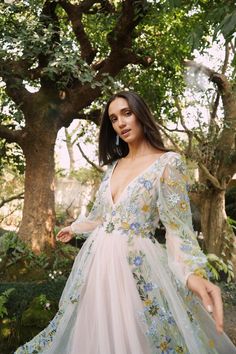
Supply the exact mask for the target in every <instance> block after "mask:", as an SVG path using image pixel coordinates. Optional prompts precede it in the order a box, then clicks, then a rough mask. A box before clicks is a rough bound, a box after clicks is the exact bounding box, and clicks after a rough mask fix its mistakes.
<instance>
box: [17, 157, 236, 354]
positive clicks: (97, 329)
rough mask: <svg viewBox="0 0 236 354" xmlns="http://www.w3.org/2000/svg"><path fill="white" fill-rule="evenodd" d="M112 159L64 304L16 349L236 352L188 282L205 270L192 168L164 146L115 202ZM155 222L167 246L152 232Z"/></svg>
mask: <svg viewBox="0 0 236 354" xmlns="http://www.w3.org/2000/svg"><path fill="white" fill-rule="evenodd" d="M115 165H116V163H115V164H113V166H110V167H109V168H108V170H107V172H106V174H105V176H104V179H103V181H102V183H101V186H100V188H99V190H98V192H97V197H96V201H95V203H94V207H93V209H92V211H91V213H90V214H89V216H88V217H87V218H79V219H78V220H76V221H75V222H74V223H73V224H72V229H73V231H74V232H75V233H78V234H79V233H87V235H88V237H87V240H86V241H85V243H84V245H83V247H82V249H81V250H80V252H79V254H78V255H77V257H76V259H75V262H74V265H73V268H72V271H71V274H70V276H69V278H68V281H67V283H66V286H65V288H64V291H63V293H62V296H61V299H60V303H59V311H58V312H57V314H56V316H55V317H54V319H53V320H52V321H51V323H50V324H49V325H48V327H47V328H46V329H44V330H43V331H42V332H41V333H39V334H38V335H37V336H36V337H35V338H33V339H32V340H31V341H30V342H28V343H26V344H25V345H23V346H22V347H20V348H18V350H17V351H16V352H15V353H16V354H23V353H24V354H30V353H34V354H36V353H43V354H46V353H48V354H157V353H191V354H205V353H225V354H231V353H236V349H235V347H234V345H233V344H232V342H231V341H230V340H229V338H228V337H227V336H226V335H225V334H223V335H218V334H217V333H216V331H215V324H214V322H213V320H212V318H211V316H210V315H209V314H208V313H207V312H206V311H205V310H204V309H203V307H202V305H200V304H199V302H198V300H197V299H196V297H194V296H193V295H192V293H191V292H189V291H188V290H187V288H186V280H187V277H188V275H189V274H191V273H193V272H198V271H201V270H202V269H204V267H205V264H206V257H205V256H204V254H203V253H202V252H201V250H200V248H199V246H198V243H197V240H196V237H195V234H194V232H193V228H192V221H191V212H190V206H189V200H188V196H187V192H186V180H187V177H186V168H185V164H184V162H183V160H182V158H181V157H180V155H178V154H177V153H174V152H167V153H164V154H163V155H162V156H161V157H160V158H158V159H157V160H156V161H155V162H154V163H152V164H151V165H150V166H149V167H148V168H147V169H145V170H144V171H143V172H142V173H141V174H139V175H138V176H137V177H136V178H135V179H133V180H132V181H131V182H130V183H129V184H128V186H127V187H126V188H125V189H124V191H123V193H122V194H121V196H120V198H119V199H118V201H117V202H116V203H114V202H113V200H112V195H111V187H110V179H111V175H112V172H113V170H114V168H115ZM159 220H161V221H162V223H163V224H164V225H165V228H166V246H165V247H164V246H163V245H161V244H160V243H159V242H157V241H156V240H155V238H154V232H155V229H156V228H157V226H158V223H159Z"/></svg>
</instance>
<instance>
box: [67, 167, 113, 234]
mask: <svg viewBox="0 0 236 354" xmlns="http://www.w3.org/2000/svg"><path fill="white" fill-rule="evenodd" d="M105 178H107V172H106V173H105V176H104V178H103V181H102V183H101V185H100V187H99V189H98V191H97V193H96V196H95V201H94V204H93V207H92V209H91V211H90V213H89V214H88V216H84V215H80V216H79V217H78V218H77V219H76V220H75V221H74V222H73V223H72V224H71V230H72V232H73V233H75V234H87V233H90V232H92V231H93V230H95V229H96V227H97V226H99V225H100V224H101V223H102V215H103V203H104V200H103V197H104V194H103V193H104V190H103V182H104V181H105Z"/></svg>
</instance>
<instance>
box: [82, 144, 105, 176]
mask: <svg viewBox="0 0 236 354" xmlns="http://www.w3.org/2000/svg"><path fill="white" fill-rule="evenodd" d="M76 145H77V146H78V148H79V151H80V153H81V155H82V156H83V158H84V159H85V160H86V161H87V162H88V163H89V164H90V165H91V166H93V167H94V168H95V169H96V170H97V171H99V172H104V170H103V168H102V167H100V166H98V165H96V164H95V163H94V162H93V161H91V160H90V159H89V158H88V156H86V155H85V153H84V152H83V150H82V148H81V146H80V144H79V143H77V144H76Z"/></svg>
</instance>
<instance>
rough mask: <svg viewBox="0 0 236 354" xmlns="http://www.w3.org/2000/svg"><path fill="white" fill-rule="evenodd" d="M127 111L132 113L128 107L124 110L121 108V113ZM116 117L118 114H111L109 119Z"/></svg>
mask: <svg viewBox="0 0 236 354" xmlns="http://www.w3.org/2000/svg"><path fill="white" fill-rule="evenodd" d="M125 111H130V108H129V107H128V106H127V107H124V108H121V109H120V110H119V113H123V112H125ZM115 116H116V114H115V113H112V114H110V115H109V118H111V117H115Z"/></svg>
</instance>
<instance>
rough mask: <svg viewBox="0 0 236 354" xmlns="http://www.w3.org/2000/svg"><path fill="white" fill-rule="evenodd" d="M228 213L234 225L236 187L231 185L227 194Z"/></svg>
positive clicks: (235, 218) (235, 217)
mask: <svg viewBox="0 0 236 354" xmlns="http://www.w3.org/2000/svg"><path fill="white" fill-rule="evenodd" d="M225 204H226V207H225V209H226V213H227V216H228V217H229V219H228V220H229V222H230V223H231V225H232V226H233V227H234V226H235V224H234V222H233V220H236V187H231V188H229V189H228V190H227V191H226V194H225Z"/></svg>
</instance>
